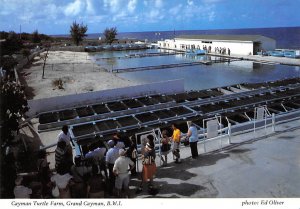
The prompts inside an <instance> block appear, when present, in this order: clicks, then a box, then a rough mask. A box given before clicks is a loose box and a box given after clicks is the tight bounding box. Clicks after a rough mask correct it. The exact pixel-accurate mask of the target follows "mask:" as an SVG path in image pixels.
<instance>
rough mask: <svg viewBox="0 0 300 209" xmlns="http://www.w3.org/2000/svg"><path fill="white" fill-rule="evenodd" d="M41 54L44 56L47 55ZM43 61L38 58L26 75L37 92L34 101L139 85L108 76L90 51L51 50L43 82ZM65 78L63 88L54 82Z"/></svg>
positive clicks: (26, 71)
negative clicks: (92, 57)
mask: <svg viewBox="0 0 300 209" xmlns="http://www.w3.org/2000/svg"><path fill="white" fill-rule="evenodd" d="M44 54H45V52H44V53H43V54H41V56H43V55H44ZM42 71H43V60H42V59H41V58H40V57H35V59H34V61H33V64H32V66H31V67H30V68H29V69H25V70H24V72H23V75H24V76H25V80H26V82H27V84H28V86H29V87H31V88H32V89H33V92H32V93H33V94H34V96H33V99H41V98H48V97H54V96H62V95H68V94H77V93H84V92H89V91H99V90H106V89H113V88H119V87H126V86H132V85H137V84H138V83H134V82H132V81H129V80H126V79H123V78H120V77H117V76H116V75H115V74H112V73H108V72H106V71H105V70H104V68H102V67H101V66H98V65H96V64H94V63H93V62H92V60H91V59H90V58H89V55H88V53H87V52H69V51H49V54H48V59H47V62H46V67H45V77H44V79H42ZM58 79H61V80H62V82H63V89H59V88H58V87H57V86H55V85H54V84H53V83H54V82H55V81H56V80H58Z"/></svg>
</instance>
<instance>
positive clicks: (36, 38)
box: [31, 30, 41, 43]
mask: <svg viewBox="0 0 300 209" xmlns="http://www.w3.org/2000/svg"><path fill="white" fill-rule="evenodd" d="M31 38H32V42H33V43H40V42H41V37H40V35H39V32H38V30H35V31H33V33H32V37H31Z"/></svg>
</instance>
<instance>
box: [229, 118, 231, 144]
mask: <svg viewBox="0 0 300 209" xmlns="http://www.w3.org/2000/svg"><path fill="white" fill-rule="evenodd" d="M228 141H229V144H231V123H228Z"/></svg>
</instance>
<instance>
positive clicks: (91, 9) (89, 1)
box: [86, 0, 96, 14]
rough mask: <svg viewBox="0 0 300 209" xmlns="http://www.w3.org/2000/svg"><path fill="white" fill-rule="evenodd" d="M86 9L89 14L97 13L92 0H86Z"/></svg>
mask: <svg viewBox="0 0 300 209" xmlns="http://www.w3.org/2000/svg"><path fill="white" fill-rule="evenodd" d="M86 11H87V13H88V14H95V13H96V11H95V8H94V4H93V1H92V0H86Z"/></svg>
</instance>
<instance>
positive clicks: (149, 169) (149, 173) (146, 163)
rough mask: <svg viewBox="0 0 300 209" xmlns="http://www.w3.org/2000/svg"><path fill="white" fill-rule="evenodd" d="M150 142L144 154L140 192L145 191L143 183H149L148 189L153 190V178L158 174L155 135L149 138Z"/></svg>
mask: <svg viewBox="0 0 300 209" xmlns="http://www.w3.org/2000/svg"><path fill="white" fill-rule="evenodd" d="M147 139H148V142H147V143H146V146H145V151H144V154H143V155H142V159H143V160H142V164H143V170H142V182H141V184H140V187H139V189H138V192H139V191H142V189H143V183H144V182H148V189H149V190H151V189H152V188H153V178H154V175H155V173H156V164H155V157H156V153H155V144H154V137H153V135H151V134H150V135H148V136H147Z"/></svg>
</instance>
